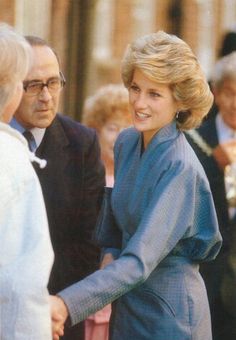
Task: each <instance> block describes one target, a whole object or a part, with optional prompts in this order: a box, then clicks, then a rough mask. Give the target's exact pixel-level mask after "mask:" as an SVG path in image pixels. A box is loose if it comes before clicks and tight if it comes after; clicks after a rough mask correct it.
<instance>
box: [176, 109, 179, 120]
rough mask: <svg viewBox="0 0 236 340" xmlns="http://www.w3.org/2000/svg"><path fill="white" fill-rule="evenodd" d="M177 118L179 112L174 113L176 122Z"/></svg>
mask: <svg viewBox="0 0 236 340" xmlns="http://www.w3.org/2000/svg"><path fill="white" fill-rule="evenodd" d="M178 118H179V111H177V112H176V115H175V119H176V120H178Z"/></svg>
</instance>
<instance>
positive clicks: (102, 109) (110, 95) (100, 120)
mask: <svg viewBox="0 0 236 340" xmlns="http://www.w3.org/2000/svg"><path fill="white" fill-rule="evenodd" d="M111 118H115V119H116V118H117V119H119V118H122V119H127V125H128V124H130V122H131V116H130V111H129V95H128V91H127V89H126V88H125V87H124V85H122V84H108V85H105V86H102V87H100V88H99V89H98V90H97V91H96V92H95V94H94V95H92V96H90V97H88V98H87V99H86V100H85V103H84V108H83V115H82V122H83V123H84V124H85V125H87V126H89V127H92V128H94V129H96V130H97V131H98V132H99V131H100V129H101V128H102V127H103V125H104V124H105V123H106V122H107V121H108V120H109V119H111Z"/></svg>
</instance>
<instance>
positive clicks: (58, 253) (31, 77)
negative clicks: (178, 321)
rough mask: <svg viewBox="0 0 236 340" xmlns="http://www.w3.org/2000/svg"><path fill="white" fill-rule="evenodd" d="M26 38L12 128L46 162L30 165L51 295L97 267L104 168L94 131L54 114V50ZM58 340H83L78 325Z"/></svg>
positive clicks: (60, 82)
mask: <svg viewBox="0 0 236 340" xmlns="http://www.w3.org/2000/svg"><path fill="white" fill-rule="evenodd" d="M26 38H27V40H28V42H29V43H30V44H31V46H32V49H33V61H32V66H31V69H30V71H29V73H28V75H27V77H26V79H25V81H24V84H23V86H24V94H23V97H22V101H21V104H20V106H19V108H18V110H17V112H16V114H15V117H14V120H13V121H12V122H11V125H12V126H13V127H15V128H17V129H18V130H19V131H20V132H22V133H23V134H24V133H25V134H26V137H27V134H28V135H30V133H31V138H30V139H28V140H29V146H30V148H31V149H32V151H35V153H36V155H37V156H38V157H40V158H44V159H45V160H46V161H47V166H46V168H45V169H40V168H39V167H37V165H35V170H36V172H37V174H38V177H39V179H40V182H41V186H42V189H43V194H44V199H45V203H46V209H47V214H48V220H49V228H50V234H51V240H52V244H53V248H54V252H55V263H54V266H53V269H52V272H51V277H50V280H49V285H48V287H49V292H50V293H51V294H56V293H57V292H58V291H60V290H61V289H63V288H65V287H67V286H69V285H71V284H73V283H74V282H77V281H79V280H81V279H82V278H84V277H85V276H87V275H88V274H90V273H92V272H93V271H94V270H95V269H96V268H97V265H98V261H99V249H98V248H97V247H96V246H95V245H94V244H93V242H92V233H93V230H94V227H95V222H96V218H97V214H98V211H99V208H100V203H101V198H102V194H103V187H104V184H105V179H104V167H103V165H102V163H101V161H100V148H99V144H98V139H97V136H96V134H95V132H94V130H92V129H89V128H87V127H85V126H83V125H81V124H79V123H77V122H75V121H73V120H72V119H70V118H69V117H66V116H63V115H60V114H58V113H57V108H58V102H59V97H60V91H61V90H62V88H63V86H64V84H65V79H64V77H63V75H62V73H61V71H60V66H59V62H58V58H57V56H56V54H55V52H54V51H53V50H52V48H51V47H50V46H49V45H48V44H47V43H46V42H45V41H44V40H42V39H40V38H37V37H30V36H29V37H26ZM29 132H30V133H29ZM29 209H30V207H29ZM62 339H65V340H78V339H80V340H82V339H84V330H83V324H80V325H79V326H77V327H73V328H69V329H66V330H65V335H64V337H63V338H62Z"/></svg>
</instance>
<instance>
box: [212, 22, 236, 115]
mask: <svg viewBox="0 0 236 340" xmlns="http://www.w3.org/2000/svg"><path fill="white" fill-rule="evenodd" d="M234 51H236V30H235V27H232V29H231V30H229V31H227V32H226V33H225V34H224V36H223V38H222V42H221V46H220V49H219V53H218V59H221V58H222V57H225V56H226V55H228V54H230V53H232V52H234ZM209 82H210V87H211V88H212V85H211V79H210V81H209ZM218 111H219V108H218V107H217V104H216V102H215V101H214V103H213V105H212V107H211V109H210V111H209V113H208V115H207V119H211V118H212V117H214V116H216V115H217V113H218Z"/></svg>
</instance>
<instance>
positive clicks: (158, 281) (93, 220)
mask: <svg viewBox="0 0 236 340" xmlns="http://www.w3.org/2000/svg"><path fill="white" fill-rule="evenodd" d="M235 34H236V33H235ZM231 38H232V36H231ZM227 39H228V37H227ZM225 44H226V43H225ZM227 44H228V43H227ZM227 44H226V45H227ZM228 45H229V44H228ZM228 45H227V53H226V52H225V53H223V46H222V51H221V53H222V54H221V55H220V56H219V59H218V60H217V62H216V65H215V67H214V68H213V71H212V74H211V78H210V85H209V83H208V80H207V78H206V76H205V74H204V72H203V70H202V68H201V66H200V63H199V61H198V59H197V58H196V56H195V55H194V53H193V51H192V50H191V48H190V47H189V46H188V45H187V44H186V43H185V42H184V41H183V40H182V39H180V38H178V37H177V36H175V35H171V34H168V33H165V32H163V31H158V32H156V33H151V34H148V35H145V36H142V37H139V38H137V39H136V40H134V41H133V42H131V43H130V44H129V45H128V46H127V48H126V50H125V53H124V56H123V59H122V64H121V77H122V81H123V84H107V85H105V86H103V87H101V88H99V89H98V90H97V91H96V92H95V93H94V94H93V95H92V96H90V97H88V98H87V99H86V100H85V103H84V106H83V114H82V123H79V122H76V121H75V120H73V119H71V118H69V117H68V115H67V114H63V113H59V112H58V106H59V100H60V94H61V91H63V87H64V86H65V84H66V81H69V79H68V80H67V79H66V77H65V76H64V74H63V72H62V70H61V65H60V61H59V58H58V55H57V53H56V51H55V50H54V49H53V48H52V47H51V46H50V45H49V44H48V43H47V42H46V41H45V40H43V39H41V38H40V37H37V36H25V37H23V36H22V35H21V34H19V33H17V32H16V31H15V30H14V29H13V28H12V27H10V26H9V25H7V24H4V23H2V24H0V50H1V54H0V159H1V160H2V161H1V167H0V181H1V185H0V186H1V193H2V195H1V207H0V210H1V212H0V235H1V237H0V324H1V327H0V338H1V339H2V340H32V339H34V340H47V339H54V340H59V339H61V340H108V339H109V340H120V339H122V340H128V339H130V338H134V339H138V340H167V339H168V340H184V339H185V340H190V339H191V340H203V339H204V340H212V339H213V340H225V339H227V340H235V338H236V326H235V325H236V323H235V321H236V293H235V289H234V287H235V282H236V233H235V230H234V229H235V224H236V51H235V52H234V51H233V48H232V50H231V49H230V47H232V46H231V45H232V44H231V45H230V47H229V46H228ZM235 49H236V48H235ZM212 107H214V114H212V111H211V109H212Z"/></svg>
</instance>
